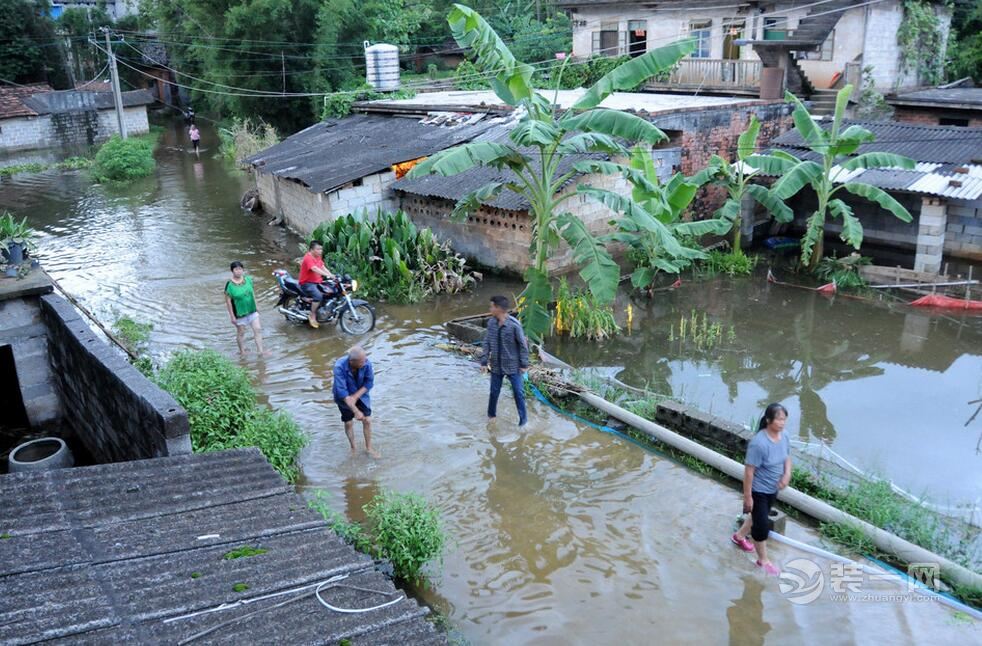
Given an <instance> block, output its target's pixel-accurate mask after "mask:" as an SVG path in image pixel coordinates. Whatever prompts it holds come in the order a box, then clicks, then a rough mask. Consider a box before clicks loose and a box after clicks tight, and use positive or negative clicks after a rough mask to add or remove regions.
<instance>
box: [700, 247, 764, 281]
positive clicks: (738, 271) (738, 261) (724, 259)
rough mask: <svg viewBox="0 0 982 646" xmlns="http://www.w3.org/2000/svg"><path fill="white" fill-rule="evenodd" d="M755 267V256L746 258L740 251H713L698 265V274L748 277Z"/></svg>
mask: <svg viewBox="0 0 982 646" xmlns="http://www.w3.org/2000/svg"><path fill="white" fill-rule="evenodd" d="M756 266H757V256H748V255H747V254H745V253H744V252H743V250H741V249H737V250H735V251H720V250H718V249H713V250H712V251H710V252H709V254H708V257H707V258H706V259H705V260H703V261H701V263H700V265H699V270H700V273H707V274H709V275H711V276H715V275H717V274H726V275H727V276H749V275H750V274H751V272H753V270H754V267H756Z"/></svg>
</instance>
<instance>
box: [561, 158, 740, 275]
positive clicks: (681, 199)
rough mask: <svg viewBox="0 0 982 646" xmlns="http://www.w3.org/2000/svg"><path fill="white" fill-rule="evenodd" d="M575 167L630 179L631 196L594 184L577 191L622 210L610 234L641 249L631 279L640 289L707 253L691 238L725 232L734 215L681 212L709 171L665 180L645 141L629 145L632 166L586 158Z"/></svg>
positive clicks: (636, 249) (677, 174) (579, 187)
mask: <svg viewBox="0 0 982 646" xmlns="http://www.w3.org/2000/svg"><path fill="white" fill-rule="evenodd" d="M575 168H576V169H577V170H579V171H580V172H583V173H602V174H605V175H623V176H624V177H625V178H626V179H627V181H628V182H629V183H630V184H631V187H632V188H631V196H630V198H628V197H625V196H623V195H621V194H619V193H615V192H613V191H608V190H605V189H599V188H594V187H592V186H583V185H581V186H578V187H577V192H579V193H582V194H585V195H588V196H590V197H591V198H593V199H595V200H597V201H599V202H601V203H602V204H604V205H605V206H606V207H608V208H609V209H611V210H613V211H615V212H617V213H620V214H621V215H622V217H621V218H619V219H618V220H617V232H616V233H614V234H612V235H611V236H608V238H609V239H611V240H616V241H618V242H622V243H624V244H626V245H628V246H630V247H631V248H632V249H634V250H635V251H636V252H638V256H640V258H639V260H638V262H637V267H636V268H635V270H634V272H633V273H632V274H631V284H632V285H633V286H634V287H635V288H637V289H647V288H649V287H650V286H651V284H652V282H653V281H654V279H655V276H656V275H657V273H658V272H659V271H664V272H667V273H671V274H677V273H679V272H680V271H681V270H682V269H684V268H686V267H687V266H689V265H690V264H692V261H693V260H696V259H700V258H705V257H706V253H705V252H704V251H703V250H702V249H701V248H699V247H698V246H697V245H695V244H693V243H692V242H691V241H693V240H695V239H696V238H698V237H700V236H703V235H706V234H709V233H713V234H716V235H723V234H725V233H726V232H727V231H729V229H730V221H729V220H727V219H725V218H713V219H708V220H699V221H696V222H683V221H682V214H683V213H684V212H685V210H686V209H687V208H688V207H689V205H690V204H691V203H692V200H693V198H694V197H695V196H696V192H697V191H698V190H699V187H700V186H702V184H704V183H706V181H707V180H708V179H709V176H710V175H709V173H706V172H700V173H698V174H697V175H696V176H694V177H685V176H683V175H682V174H681V173H676V174H675V175H674V176H672V178H671V179H670V180H669V181H668V182H666V183H665V184H662V183H661V182H660V181H659V179H658V173H657V171H656V169H655V164H654V161H653V160H652V158H651V152H650V151H649V150H648V149H647V148H646V147H644V146H641V145H638V146H635V147H634V148H633V149H632V150H631V158H630V164H629V165H628V166H623V165H621V164H617V163H614V162H608V161H599V160H588V161H583V162H580V163H578V164H576V166H575Z"/></svg>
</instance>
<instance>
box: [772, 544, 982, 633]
mask: <svg viewBox="0 0 982 646" xmlns="http://www.w3.org/2000/svg"><path fill="white" fill-rule="evenodd" d="M768 538H773V539H774V540H776V541H777V542H778V543H784V544H785V545H789V546H791V547H794V548H796V549H799V550H801V551H803V552H808V553H809V554H814V555H815V556H821V557H822V558H826V559H829V560H830V561H838V562H840V563H848V564H850V565H854V566H857V567H860V568H862V570H863V572H866V573H867V574H871V575H873V576H875V577H877V578H878V579H880V580H883V579H886V580H889V581H891V582H892V583H896V584H897V585H903V586H907V588H908V589H909V590H911V591H913V592H916V593H918V594H920V595H921V596H924V597H928V598H930V599H934V600H935V601H937V602H939V603H943V604H944V605H946V606H948V607H949V608H954V609H955V610H957V611H959V612H964V613H965V614H967V615H970V616H971V617H973V618H975V619H977V620H979V621H982V612H980V611H978V610H976V609H975V608H973V607H971V606H969V605H966V604H964V603H962V602H960V601H958V600H957V599H952V598H951V597H947V596H945V595H943V594H938V593H937V592H935V591H934V590H931V589H930V588H926V587H923V586H920V585H911V584H910V583H911V582H910V580H909V579H905V578H904V577H902V576H899V575H897V574H893V573H891V572H886V573H884V572H882V571H880V570H877V569H876V568H872V567H870V566H868V565H865V564H863V563H858V562H856V561H854V560H852V559H850V558H846V557H845V556H839V555H838V554H835V553H833V552H829V551H827V550H823V549H822V548H820V547H815V546H814V545H808V544H807V543H802V542H801V541H796V540H795V539H793V538H788V537H787V536H784V535H782V534H778V533H777V532H774V531H772V532H771V533H770V534H769V535H768Z"/></svg>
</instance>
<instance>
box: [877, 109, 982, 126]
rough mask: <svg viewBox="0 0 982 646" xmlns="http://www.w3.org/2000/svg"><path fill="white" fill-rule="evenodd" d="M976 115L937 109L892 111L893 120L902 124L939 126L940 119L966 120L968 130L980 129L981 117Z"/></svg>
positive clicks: (981, 124)
mask: <svg viewBox="0 0 982 646" xmlns="http://www.w3.org/2000/svg"><path fill="white" fill-rule="evenodd" d="M976 114H977V113H968V112H958V111H946V110H941V109H938V108H913V107H898V108H896V110H895V111H894V114H893V119H894V120H895V121H903V122H904V123H916V124H920V125H926V126H936V125H939V124H940V122H941V119H945V118H949V119H968V127H969V128H982V116H975V115H976Z"/></svg>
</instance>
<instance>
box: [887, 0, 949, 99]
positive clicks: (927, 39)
mask: <svg viewBox="0 0 982 646" xmlns="http://www.w3.org/2000/svg"><path fill="white" fill-rule="evenodd" d="M903 8H904V17H903V20H901V21H900V28H899V29H898V30H897V44H898V45H900V62H901V65H902V68H903V70H904V71H908V72H912V73H916V74H917V75H918V78H919V79H920V81H921V82H923V83H924V84H925V85H935V84H937V83H940V82H941V73H942V70H943V66H944V55H943V52H944V43H943V37H942V34H941V21H940V20H939V19H938V16H937V14H935V13H934V2H930V1H929V0H904V1H903Z"/></svg>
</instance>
